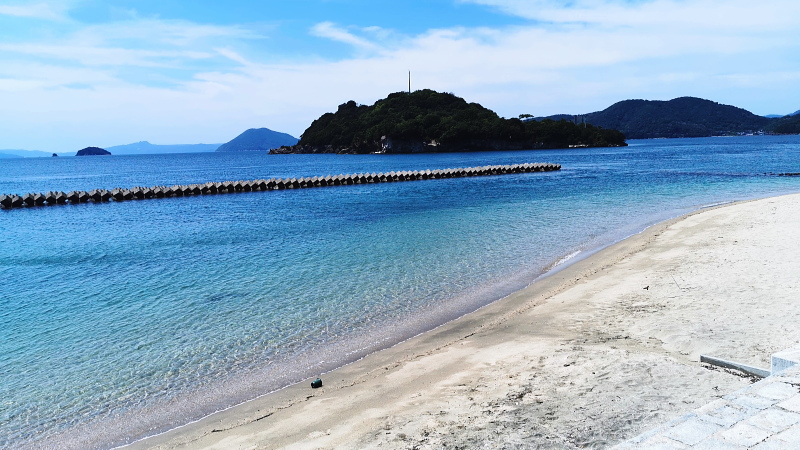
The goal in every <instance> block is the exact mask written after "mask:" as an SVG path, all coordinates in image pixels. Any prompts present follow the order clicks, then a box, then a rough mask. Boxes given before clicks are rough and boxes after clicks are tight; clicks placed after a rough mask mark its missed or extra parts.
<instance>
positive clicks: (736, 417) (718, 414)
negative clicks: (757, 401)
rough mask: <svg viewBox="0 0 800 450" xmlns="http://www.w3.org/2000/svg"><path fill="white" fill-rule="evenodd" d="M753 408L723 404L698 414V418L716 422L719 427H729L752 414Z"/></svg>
mask: <svg viewBox="0 0 800 450" xmlns="http://www.w3.org/2000/svg"><path fill="white" fill-rule="evenodd" d="M753 411H754V410H753V409H750V408H745V407H743V406H733V405H729V404H725V405H723V406H721V407H719V408H717V409H715V410H712V411H709V412H708V413H706V414H698V415H697V417H698V418H699V419H700V420H703V421H706V422H711V423H714V424H717V425H719V426H721V427H725V428H730V427H731V426H733V425H735V424H736V423H738V422H741V421H742V420H744V419H746V418H748V417H750V416H752V415H753ZM756 411H758V410H756Z"/></svg>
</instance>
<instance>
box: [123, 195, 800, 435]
mask: <svg viewBox="0 0 800 450" xmlns="http://www.w3.org/2000/svg"><path fill="white" fill-rule="evenodd" d="M798 224H800V195H791V196H784V197H778V198H770V199H764V200H759V201H755V202H746V203H740V204H736V205H731V206H725V207H720V208H716V209H710V210H704V211H702V212H699V213H695V214H692V215H689V216H687V217H684V218H681V219H676V220H673V221H670V222H666V223H664V224H660V225H658V226H655V227H652V228H651V229H649V230H647V231H646V232H644V233H642V234H640V235H637V236H635V237H633V238H630V239H628V240H626V241H624V242H622V243H620V244H617V245H615V246H613V247H610V248H608V249H606V250H604V251H602V252H600V253H598V254H596V255H593V256H592V257H591V258H588V259H586V260H584V261H580V262H578V263H576V264H574V265H572V266H570V267H568V268H567V269H565V270H563V271H561V272H559V273H557V274H555V275H553V276H551V277H548V278H546V279H544V280H542V281H540V282H538V283H535V284H534V285H533V286H531V287H529V288H528V289H526V290H524V291H521V292H518V293H516V294H514V295H512V296H510V297H508V298H506V299H503V300H501V301H499V302H496V303H494V304H493V305H490V306H489V307H487V308H484V309H482V310H480V311H478V312H476V313H473V314H470V315H468V316H466V317H463V318H461V319H459V320H457V321H455V322H452V323H449V324H447V325H445V326H442V327H440V328H438V329H436V330H434V331H432V332H429V333H426V334H424V335H422V336H419V337H417V338H414V339H412V340H410V341H407V342H405V343H403V344H400V345H398V346H395V347H393V348H391V349H388V350H385V351H382V352H378V353H376V354H374V355H371V356H369V357H367V358H365V359H364V360H361V361H358V362H356V363H354V364H351V365H348V366H346V367H343V368H342V369H339V370H336V371H334V372H332V373H329V374H327V375H325V376H324V377H323V379H324V382H325V386H324V387H323V388H321V389H316V390H312V389H311V388H310V387H309V384H308V382H304V383H301V384H298V385H296V386H292V387H289V388H287V389H284V390H282V391H280V392H278V393H275V394H271V395H268V396H265V397H262V398H260V399H257V400H255V401H252V402H249V403H247V404H244V405H241V406H239V407H237V408H233V409H231V410H229V411H225V412H223V413H219V414H216V415H214V416H211V417H208V418H206V419H204V420H202V421H200V422H198V423H195V424H192V425H189V426H186V427H183V428H180V429H178V430H174V431H173V432H170V433H167V434H164V435H161V436H157V437H155V438H151V439H148V440H145V441H142V442H139V443H137V444H135V445H134V446H133V447H135V448H139V447H142V448H150V447H156V448H181V449H182V448H219V449H252V448H442V447H445V448H500V447H505V448H509V447H535V446H538V447H541V448H548V447H552V448H579V447H598V448H603V447H607V446H610V445H612V444H615V443H617V442H619V441H621V440H624V439H626V438H629V437H633V436H635V435H637V434H638V433H640V432H643V431H645V430H647V429H649V428H652V427H654V426H656V425H659V424H661V423H663V422H665V421H668V420H671V419H673V418H675V417H678V416H681V415H683V414H685V413H686V412H689V411H691V410H693V409H695V408H697V407H699V406H701V405H702V404H704V403H707V402H709V401H711V400H713V399H715V398H717V397H719V396H722V395H724V394H726V393H729V392H732V391H734V390H736V389H738V388H740V387H743V386H745V385H747V384H749V383H750V382H751V380H750V379H747V378H744V377H741V376H737V375H734V374H732V373H731V372H728V371H724V370H720V369H716V368H713V367H711V366H706V365H702V364H700V363H699V362H698V361H699V356H700V354H707V355H713V356H717V357H721V358H725V359H729V360H734V361H738V362H743V363H748V364H751V365H755V366H760V367H765V368H768V367H769V356H770V354H771V353H773V352H776V351H779V350H782V349H784V348H788V347H791V346H792V345H794V344H795V343H797V342H800V327H799V326H798V324H800V295H798V294H799V293H800V291H798V287H799V286H800V226H798Z"/></svg>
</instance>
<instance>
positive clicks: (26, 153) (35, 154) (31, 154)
mask: <svg viewBox="0 0 800 450" xmlns="http://www.w3.org/2000/svg"><path fill="white" fill-rule="evenodd" d="M0 154H2V155H10V156H13V157H21V158H42V157H51V156H53V154H52V153H47V152H42V151H39V150H18V149H2V150H0ZM2 157H3V158H8V156H2Z"/></svg>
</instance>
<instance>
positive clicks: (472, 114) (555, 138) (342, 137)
mask: <svg viewBox="0 0 800 450" xmlns="http://www.w3.org/2000/svg"><path fill="white" fill-rule="evenodd" d="M624 145H626V144H625V136H624V135H623V134H622V133H620V132H619V131H616V130H605V129H602V128H600V127H594V126H591V125H586V126H584V125H580V126H578V125H576V124H574V123H571V122H567V121H563V120H562V121H553V120H544V121H540V122H539V121H525V122H523V121H522V120H520V119H517V118H513V119H504V118H501V117H499V116H498V115H497V114H496V113H495V112H494V111H491V110H489V109H487V108H484V107H483V106H481V105H479V104H477V103H467V102H466V101H465V100H464V99H462V98H460V97H456V96H455V95H453V94H448V93H441V92H436V91H432V90H430V89H424V90H419V91H415V92H412V93H408V92H397V93H394V94H390V95H389V96H388V97H387V98H385V99H383V100H379V101H377V102H375V104H374V105H372V106H367V105H359V104H357V103H356V102H354V101H352V100H351V101H349V102H347V103H344V104H342V105H339V108H338V109H337V111H336V112H335V113H326V114H323V115H322V116H321V117H320V118H318V119H317V120H315V121H314V122H313V123H312V124H311V126H309V127H308V129H306V131H305V132H303V134H302V135H301V137H300V142H299V143H298V144H297V145H296V146H293V147H283V148H281V149H279V150H278V151H274V152H275V153H334V152H335V153H374V152H386V153H409V152H453V151H482V150H523V149H544V148H566V147H570V146H587V147H608V146H624Z"/></svg>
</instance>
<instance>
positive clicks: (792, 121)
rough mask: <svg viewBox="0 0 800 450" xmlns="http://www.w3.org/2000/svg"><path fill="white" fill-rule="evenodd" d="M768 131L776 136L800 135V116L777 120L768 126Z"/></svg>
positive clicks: (789, 116) (794, 115) (795, 115)
mask: <svg viewBox="0 0 800 450" xmlns="http://www.w3.org/2000/svg"><path fill="white" fill-rule="evenodd" d="M766 131H768V132H770V133H774V134H800V114H793V115H788V116H785V117H781V118H780V119H775V120H774V122H772V123H771V124H769V125H768V126H767V128H766Z"/></svg>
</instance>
